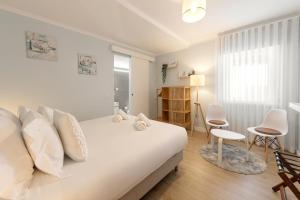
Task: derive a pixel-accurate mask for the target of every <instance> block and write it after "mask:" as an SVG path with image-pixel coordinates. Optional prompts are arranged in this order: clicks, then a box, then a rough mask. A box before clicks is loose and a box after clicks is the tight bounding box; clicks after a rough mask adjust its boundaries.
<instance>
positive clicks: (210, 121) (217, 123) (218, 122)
mask: <svg viewBox="0 0 300 200" xmlns="http://www.w3.org/2000/svg"><path fill="white" fill-rule="evenodd" d="M208 122H209V123H212V124H215V125H224V124H226V123H225V122H224V121H222V120H209V121H208Z"/></svg>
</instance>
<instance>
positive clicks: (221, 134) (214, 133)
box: [211, 129, 249, 166]
mask: <svg viewBox="0 0 300 200" xmlns="http://www.w3.org/2000/svg"><path fill="white" fill-rule="evenodd" d="M214 137H217V138H218V165H219V166H220V165H221V164H222V146H223V139H225V140H244V141H245V144H246V149H247V160H249V151H248V137H246V136H244V135H242V134H240V133H236V132H233V131H227V130H223V129H212V130H211V145H212V148H213V147H214Z"/></svg>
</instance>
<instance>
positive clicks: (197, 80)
mask: <svg viewBox="0 0 300 200" xmlns="http://www.w3.org/2000/svg"><path fill="white" fill-rule="evenodd" d="M190 86H191V87H200V86H205V76H204V75H191V76H190Z"/></svg>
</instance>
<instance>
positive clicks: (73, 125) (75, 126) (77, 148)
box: [54, 110, 88, 161]
mask: <svg viewBox="0 0 300 200" xmlns="http://www.w3.org/2000/svg"><path fill="white" fill-rule="evenodd" d="M54 125H55V127H56V129H57V130H58V133H59V135H60V138H61V140H62V143H63V147H64V151H65V153H66V154H67V155H68V156H69V157H70V158H71V159H73V160H75V161H84V160H86V159H87V155H88V150H87V144H86V139H85V136H84V134H83V132H82V129H81V127H80V125H79V123H78V121H77V120H76V118H75V117H74V116H73V115H71V114H69V113H65V112H62V111H60V110H54Z"/></svg>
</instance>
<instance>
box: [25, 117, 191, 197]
mask: <svg viewBox="0 0 300 200" xmlns="http://www.w3.org/2000/svg"><path fill="white" fill-rule="evenodd" d="M111 118H112V116H109V117H104V118H98V119H94V120H89V121H84V122H81V123H80V124H81V127H82V129H83V131H84V134H85V135H86V138H87V143H88V148H89V158H88V160H87V161H86V162H81V163H80V162H79V163H78V162H74V161H71V160H70V159H66V160H65V164H64V172H65V174H66V175H67V176H66V177H65V178H62V179H57V178H55V177H52V176H49V175H46V174H43V173H41V172H37V173H36V174H35V175H34V180H33V183H32V185H31V187H30V190H29V192H28V193H27V195H26V198H25V199H30V200H41V199H43V200H110V199H119V198H120V197H122V196H123V195H124V194H126V193H127V192H128V191H129V190H131V189H132V188H133V187H134V186H136V185H137V184H138V183H139V182H141V181H142V180H143V179H144V178H146V177H147V176H148V175H150V174H151V173H152V172H153V171H155V170H156V169H158V168H159V167H160V166H161V165H162V164H163V163H164V162H165V161H167V160H168V159H169V158H171V157H172V156H173V155H175V154H176V153H178V152H180V151H181V150H183V148H184V146H185V144H186V142H187V134H186V131H185V129H183V128H181V127H178V126H174V125H170V124H165V123H161V122H156V121H152V123H153V125H152V126H151V127H149V128H148V129H146V130H145V131H136V130H135V129H134V127H133V121H134V119H133V117H130V120H127V121H122V122H121V123H112V121H111Z"/></svg>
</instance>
